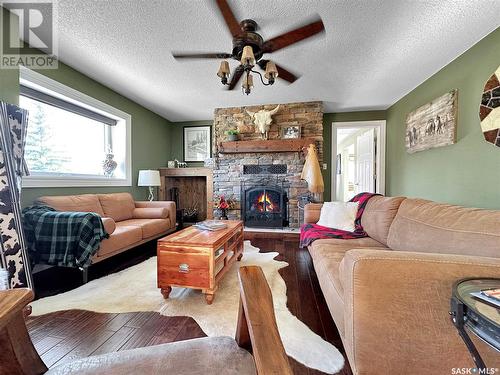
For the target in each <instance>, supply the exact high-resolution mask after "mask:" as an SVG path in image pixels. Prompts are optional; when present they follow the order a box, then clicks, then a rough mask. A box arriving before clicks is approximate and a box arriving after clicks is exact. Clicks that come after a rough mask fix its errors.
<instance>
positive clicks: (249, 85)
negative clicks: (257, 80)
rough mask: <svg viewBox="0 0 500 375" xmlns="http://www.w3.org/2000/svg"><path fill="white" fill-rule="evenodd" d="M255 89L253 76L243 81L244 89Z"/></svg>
mask: <svg viewBox="0 0 500 375" xmlns="http://www.w3.org/2000/svg"><path fill="white" fill-rule="evenodd" d="M252 87H253V77H252V75H251V74H249V75H248V77H247V79H245V80H244V81H243V88H244V89H251V88H252Z"/></svg>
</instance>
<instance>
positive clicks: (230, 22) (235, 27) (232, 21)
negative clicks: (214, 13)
mask: <svg viewBox="0 0 500 375" xmlns="http://www.w3.org/2000/svg"><path fill="white" fill-rule="evenodd" d="M216 2H217V6H218V7H219V10H220V12H221V13H222V17H224V21H226V25H227V27H228V28H229V31H230V32H231V35H232V36H233V37H236V36H238V35H240V34H241V26H240V24H239V22H238V21H237V20H236V17H234V14H233V11H232V10H231V8H230V7H229V4H228V3H227V1H226V0H216Z"/></svg>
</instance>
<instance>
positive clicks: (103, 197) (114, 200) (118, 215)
mask: <svg viewBox="0 0 500 375" xmlns="http://www.w3.org/2000/svg"><path fill="white" fill-rule="evenodd" d="M98 197H99V201H100V202H101V206H102V210H103V211H104V215H105V216H109V217H111V218H113V219H114V220H115V221H117V222H118V221H122V220H127V219H131V218H132V216H133V211H134V208H135V203H134V199H133V198H132V195H130V194H129V193H113V194H98Z"/></svg>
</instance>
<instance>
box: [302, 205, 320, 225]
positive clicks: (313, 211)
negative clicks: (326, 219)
mask: <svg viewBox="0 0 500 375" xmlns="http://www.w3.org/2000/svg"><path fill="white" fill-rule="evenodd" d="M321 207H323V203H308V204H306V205H305V206H304V223H306V224H316V223H317V222H318V221H319V215H320V213H321Z"/></svg>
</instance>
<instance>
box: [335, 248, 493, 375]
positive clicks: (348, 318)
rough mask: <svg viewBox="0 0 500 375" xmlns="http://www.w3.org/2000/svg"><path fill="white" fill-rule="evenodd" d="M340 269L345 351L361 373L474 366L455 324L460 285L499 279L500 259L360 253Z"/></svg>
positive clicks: (445, 370) (482, 349)
mask: <svg viewBox="0 0 500 375" xmlns="http://www.w3.org/2000/svg"><path fill="white" fill-rule="evenodd" d="M340 269H341V275H342V282H343V286H344V298H345V305H344V311H345V314H344V321H345V338H344V346H345V347H346V351H347V353H348V355H349V359H350V361H351V366H353V370H354V373H357V374H360V375H361V374H405V373H419V374H450V373H452V368H470V367H474V364H473V362H472V360H471V357H470V354H469V352H468V351H467V349H466V347H465V345H464V343H463V342H462V340H461V338H460V337H459V335H458V333H457V330H456V329H455V327H454V326H453V324H452V322H451V320H450V316H449V310H450V297H451V291H452V286H453V284H454V283H455V282H456V281H457V280H459V279H462V278H467V277H498V276H499V275H500V259H497V258H485V257H473V256H462V255H450V254H436V253H416V252H403V251H391V250H379V251H373V250H370V249H354V250H350V251H348V252H347V253H346V255H345V256H344V259H343V260H342V262H341V264H340ZM478 345H479V348H480V350H479V351H480V352H481V353H482V354H484V357H485V358H484V359H485V362H486V363H495V357H494V355H495V354H496V353H494V352H493V349H489V348H487V347H486V345H482V344H481V343H478ZM381 348H383V351H382V352H380V349H381ZM496 360H498V358H497V359H496ZM491 361H493V362H491ZM496 363H497V364H498V362H496ZM415 371H416V372H415Z"/></svg>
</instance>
